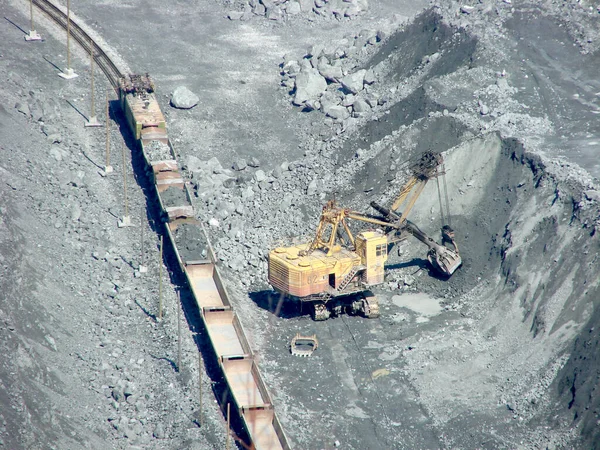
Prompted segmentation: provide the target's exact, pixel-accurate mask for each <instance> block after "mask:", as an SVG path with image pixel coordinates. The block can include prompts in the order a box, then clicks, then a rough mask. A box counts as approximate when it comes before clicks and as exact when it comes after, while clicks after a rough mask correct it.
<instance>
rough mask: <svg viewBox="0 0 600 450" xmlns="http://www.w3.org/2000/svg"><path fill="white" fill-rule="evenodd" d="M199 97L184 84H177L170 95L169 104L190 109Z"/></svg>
mask: <svg viewBox="0 0 600 450" xmlns="http://www.w3.org/2000/svg"><path fill="white" fill-rule="evenodd" d="M199 101H200V99H199V98H198V96H197V95H196V94H194V93H193V92H192V91H190V90H189V89H188V88H186V87H185V86H179V87H178V88H176V89H175V90H174V91H173V95H172V96H171V106H173V107H175V108H178V109H190V108H193V107H194V106H196V105H197V104H198V102H199Z"/></svg>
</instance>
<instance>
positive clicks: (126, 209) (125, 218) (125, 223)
mask: <svg viewBox="0 0 600 450" xmlns="http://www.w3.org/2000/svg"><path fill="white" fill-rule="evenodd" d="M121 155H122V157H123V200H124V213H123V218H122V219H121V220H119V221H118V222H117V226H118V227H119V228H123V227H132V226H133V223H131V217H129V203H128V201H127V161H126V159H125V145H123V146H122V147H121Z"/></svg>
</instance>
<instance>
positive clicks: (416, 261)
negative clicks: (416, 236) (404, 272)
mask: <svg viewBox="0 0 600 450" xmlns="http://www.w3.org/2000/svg"><path fill="white" fill-rule="evenodd" d="M407 267H415V268H416V270H415V272H418V271H419V270H428V271H430V270H429V268H430V267H431V266H430V265H429V261H427V260H426V259H422V258H413V259H411V260H410V261H404V262H400V263H395V264H387V265H386V269H388V270H393V269H406V268H407ZM430 272H431V271H430Z"/></svg>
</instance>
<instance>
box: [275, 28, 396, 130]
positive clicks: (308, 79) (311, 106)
mask: <svg viewBox="0 0 600 450" xmlns="http://www.w3.org/2000/svg"><path fill="white" fill-rule="evenodd" d="M385 36H386V35H385V33H384V32H383V31H377V32H375V31H372V30H363V31H361V32H360V33H359V34H358V35H356V36H354V37H353V38H351V39H347V38H345V39H343V40H341V41H340V42H338V43H336V44H335V45H328V46H324V45H321V44H315V45H313V46H312V47H311V48H310V49H309V51H308V53H307V54H306V55H304V57H303V58H302V59H301V60H295V59H291V58H290V57H286V59H285V60H284V62H283V63H282V65H281V68H282V72H281V75H282V81H281V84H282V86H284V87H285V88H288V89H289V92H290V94H291V101H292V103H293V104H294V105H296V106H300V107H303V108H304V110H306V111H312V110H320V111H321V112H323V113H324V114H325V115H327V116H328V117H331V118H332V119H334V120H336V121H339V122H342V121H343V120H345V119H347V118H348V117H350V116H353V117H362V116H366V115H368V113H369V112H370V111H371V109H372V108H375V107H377V106H378V105H382V104H384V103H385V99H384V98H381V97H380V96H379V95H377V94H376V93H375V91H374V89H373V88H372V85H373V84H374V83H375V82H376V75H375V72H374V71H373V69H371V68H369V69H363V68H360V66H359V62H358V61H359V59H358V58H360V57H362V59H364V57H365V55H369V54H371V53H372V52H373V51H374V49H372V48H368V47H372V46H376V45H377V44H378V43H380V42H381V41H382V40H383V39H385Z"/></svg>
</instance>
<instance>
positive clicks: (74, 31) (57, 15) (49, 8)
mask: <svg viewBox="0 0 600 450" xmlns="http://www.w3.org/2000/svg"><path fill="white" fill-rule="evenodd" d="M33 4H34V5H35V6H37V7H38V8H39V9H40V10H41V11H42V12H44V13H45V14H46V15H47V16H48V17H50V18H51V19H52V20H53V21H54V22H56V23H57V24H58V25H59V26H60V27H62V28H63V29H65V30H66V29H67V13H66V12H63V11H62V10H61V9H60V8H58V7H57V6H56V5H54V4H53V3H51V2H50V1H49V0H33ZM70 22H71V23H70V30H71V36H72V37H73V39H75V40H76V41H77V43H79V45H81V47H83V49H84V50H85V51H86V52H87V53H90V51H91V50H93V52H94V53H93V54H94V61H95V62H96V64H98V67H100V69H102V72H104V74H105V75H106V77H107V78H108V81H109V82H110V84H111V85H112V87H113V89H114V90H115V91H118V89H119V79H120V78H121V77H122V76H123V74H122V72H121V71H120V70H119V68H118V67H117V65H116V64H115V63H114V62H113V61H112V60H111V59H110V58H109V56H108V55H107V54H106V52H105V51H104V50H102V48H101V47H100V46H99V45H98V44H96V42H95V41H94V39H92V37H91V36H90V35H89V34H88V33H86V32H85V31H84V30H83V29H82V28H81V27H80V26H79V25H77V24H76V23H74V22H73V20H71V21H70Z"/></svg>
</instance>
